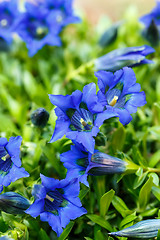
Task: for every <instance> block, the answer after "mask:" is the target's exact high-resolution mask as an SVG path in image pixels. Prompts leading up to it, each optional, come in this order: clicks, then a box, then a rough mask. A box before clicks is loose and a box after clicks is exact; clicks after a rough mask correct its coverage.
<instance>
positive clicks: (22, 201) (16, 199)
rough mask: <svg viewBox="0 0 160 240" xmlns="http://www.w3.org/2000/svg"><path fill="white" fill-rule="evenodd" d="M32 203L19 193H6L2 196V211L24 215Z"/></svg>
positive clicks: (0, 204)
mask: <svg viewBox="0 0 160 240" xmlns="http://www.w3.org/2000/svg"><path fill="white" fill-rule="evenodd" d="M29 206H30V202H29V201H28V199H26V198H25V197H23V196H21V195H20V194H18V193H14V192H6V193H3V194H1V195H0V210H1V211H4V212H7V213H10V214H23V213H24V211H25V210H26V209H27V208H29Z"/></svg>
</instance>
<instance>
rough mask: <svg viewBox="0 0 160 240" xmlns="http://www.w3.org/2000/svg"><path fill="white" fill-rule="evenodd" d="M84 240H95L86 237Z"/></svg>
mask: <svg viewBox="0 0 160 240" xmlns="http://www.w3.org/2000/svg"><path fill="white" fill-rule="evenodd" d="M84 239H86V240H93V239H92V238H90V237H84Z"/></svg>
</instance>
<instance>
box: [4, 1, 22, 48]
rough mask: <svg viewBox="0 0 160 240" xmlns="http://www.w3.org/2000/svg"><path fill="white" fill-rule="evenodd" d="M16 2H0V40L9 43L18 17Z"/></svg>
mask: <svg viewBox="0 0 160 240" xmlns="http://www.w3.org/2000/svg"><path fill="white" fill-rule="evenodd" d="M17 2H18V1H17V0H9V1H1V2H0V38H2V39H4V40H5V41H6V42H8V43H10V42H11V41H12V34H13V32H15V28H16V25H17V21H18V19H19V16H20V12H19V11H18V6H17Z"/></svg>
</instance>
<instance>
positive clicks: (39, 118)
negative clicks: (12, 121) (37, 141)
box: [31, 108, 49, 128]
mask: <svg viewBox="0 0 160 240" xmlns="http://www.w3.org/2000/svg"><path fill="white" fill-rule="evenodd" d="M48 119H49V113H48V112H47V111H46V110H45V109H44V108H38V109H36V110H35V111H33V112H32V114H31V121H32V123H33V124H34V125H35V126H37V127H41V128H43V127H45V126H46V124H47V122H48Z"/></svg>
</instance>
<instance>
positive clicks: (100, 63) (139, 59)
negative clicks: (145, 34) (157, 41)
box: [94, 45, 155, 72]
mask: <svg viewBox="0 0 160 240" xmlns="http://www.w3.org/2000/svg"><path fill="white" fill-rule="evenodd" d="M154 51H155V50H154V49H153V48H152V47H150V46H147V45H144V46H140V47H127V48H120V49H116V50H114V51H111V52H109V53H107V54H105V55H104V56H102V57H99V58H97V59H96V60H95V62H94V68H95V71H99V70H104V71H111V72H115V71H117V70H119V69H121V68H123V67H125V66H128V67H134V66H138V65H141V64H146V63H153V62H152V61H151V60H148V59H146V58H145V57H146V56H147V55H148V54H150V53H153V52H154Z"/></svg>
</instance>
